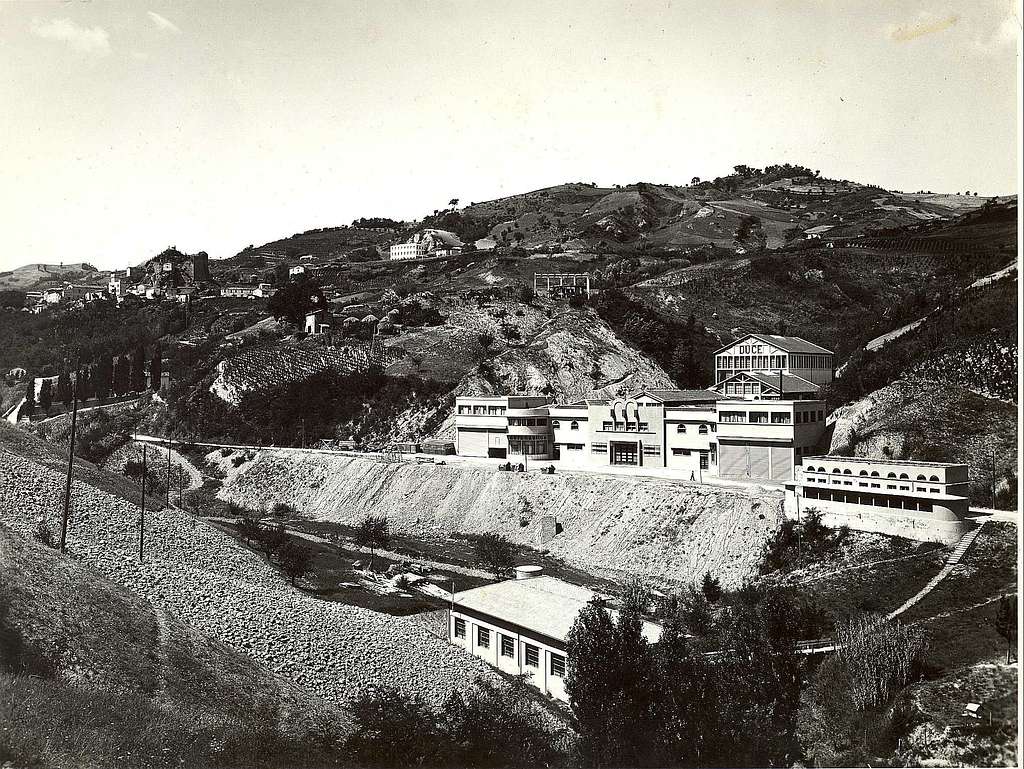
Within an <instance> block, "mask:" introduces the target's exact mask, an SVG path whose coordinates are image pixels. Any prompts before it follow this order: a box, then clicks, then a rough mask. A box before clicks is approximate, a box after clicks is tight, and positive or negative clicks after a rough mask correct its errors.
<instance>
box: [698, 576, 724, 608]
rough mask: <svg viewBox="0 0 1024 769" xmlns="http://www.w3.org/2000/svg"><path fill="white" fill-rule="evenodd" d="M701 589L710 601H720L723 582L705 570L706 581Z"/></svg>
mask: <svg viewBox="0 0 1024 769" xmlns="http://www.w3.org/2000/svg"><path fill="white" fill-rule="evenodd" d="M700 589H701V592H703V593H704V597H705V598H706V599H707V601H708V603H718V599H719V598H721V597H722V583H721V582H719V581H718V580H717V579H715V578H714V577H712V576H711V572H710V571H706V572H704V581H703V582H702V583H701V586H700Z"/></svg>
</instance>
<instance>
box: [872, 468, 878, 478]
mask: <svg viewBox="0 0 1024 769" xmlns="http://www.w3.org/2000/svg"><path fill="white" fill-rule="evenodd" d="M871 477H872V478H877V477H878V471H877V470H872V471H871Z"/></svg>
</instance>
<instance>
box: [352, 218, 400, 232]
mask: <svg viewBox="0 0 1024 769" xmlns="http://www.w3.org/2000/svg"><path fill="white" fill-rule="evenodd" d="M352 226H353V227H362V228H364V229H374V228H377V227H383V228H385V229H393V230H399V229H401V228H402V227H404V226H405V222H399V221H396V220H394V219H388V218H387V217H386V216H370V217H366V216H361V217H359V218H358V219H356V220H355V221H353V222H352Z"/></svg>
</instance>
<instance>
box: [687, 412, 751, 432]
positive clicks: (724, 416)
mask: <svg viewBox="0 0 1024 769" xmlns="http://www.w3.org/2000/svg"><path fill="white" fill-rule="evenodd" d="M720 416H721V421H722V422H746V421H747V412H745V411H723V412H721V414H720ZM701 427H704V428H706V425H701ZM705 431H706V430H705ZM698 432H699V431H698ZM702 434H703V433H702Z"/></svg>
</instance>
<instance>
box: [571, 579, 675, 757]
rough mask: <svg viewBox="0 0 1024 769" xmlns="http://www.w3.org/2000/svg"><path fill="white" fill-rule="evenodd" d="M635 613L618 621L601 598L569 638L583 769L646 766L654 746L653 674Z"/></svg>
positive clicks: (584, 611) (573, 704)
mask: <svg viewBox="0 0 1024 769" xmlns="http://www.w3.org/2000/svg"><path fill="white" fill-rule="evenodd" d="M641 629H642V622H641V620H640V617H639V615H638V614H637V613H636V612H635V611H631V610H629V609H628V608H624V609H623V610H622V611H620V612H619V615H618V621H617V622H613V621H612V618H611V615H610V614H609V613H608V611H607V609H605V607H604V605H603V603H602V602H601V600H600V599H598V598H595V599H594V600H592V601H591V602H590V603H588V604H587V605H586V606H585V607H584V608H583V609H582V610H581V611H580V613H579V615H578V616H577V618H576V620H575V622H573V626H572V629H571V630H570V631H569V635H568V637H567V638H566V654H567V663H566V671H567V676H566V679H565V692H566V694H567V695H568V697H569V706H570V708H571V709H572V713H573V716H574V717H575V721H576V727H577V730H578V732H579V735H580V753H581V758H582V763H583V765H584V766H644V765H647V764H649V763H651V760H652V758H653V755H652V751H653V749H654V744H653V741H652V739H651V738H652V733H653V732H654V731H655V728H654V718H653V716H654V708H653V704H654V701H653V697H654V683H655V682H654V676H653V673H654V670H653V659H652V655H651V650H650V648H649V646H648V644H647V640H646V638H644V636H643V634H642V632H641Z"/></svg>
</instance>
